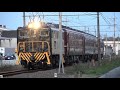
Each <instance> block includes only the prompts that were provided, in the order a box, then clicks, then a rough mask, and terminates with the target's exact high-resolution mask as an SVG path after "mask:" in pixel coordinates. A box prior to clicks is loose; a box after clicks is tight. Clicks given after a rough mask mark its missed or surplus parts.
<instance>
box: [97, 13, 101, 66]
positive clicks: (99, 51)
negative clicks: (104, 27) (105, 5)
mask: <svg viewBox="0 0 120 90" xmlns="http://www.w3.org/2000/svg"><path fill="white" fill-rule="evenodd" d="M97 34H98V35H97V42H98V61H99V64H100V65H101V50H100V25H99V12H97Z"/></svg>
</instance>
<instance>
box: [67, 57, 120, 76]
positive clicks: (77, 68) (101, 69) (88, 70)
mask: <svg viewBox="0 0 120 90" xmlns="http://www.w3.org/2000/svg"><path fill="white" fill-rule="evenodd" d="M97 63H98V62H97ZM101 63H102V65H101V66H95V67H93V66H92V67H89V65H88V64H78V65H74V66H73V67H72V68H71V69H69V70H66V73H67V74H75V73H78V72H83V73H84V74H87V75H101V74H104V73H107V72H108V71H110V70H112V69H114V68H116V67H118V66H120V58H116V59H115V60H112V61H109V60H103V61H102V62H101Z"/></svg>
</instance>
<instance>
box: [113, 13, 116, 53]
mask: <svg viewBox="0 0 120 90" xmlns="http://www.w3.org/2000/svg"><path fill="white" fill-rule="evenodd" d="M113 47H114V54H115V55H116V48H115V13H114V43H113Z"/></svg>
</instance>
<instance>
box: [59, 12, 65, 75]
mask: <svg viewBox="0 0 120 90" xmlns="http://www.w3.org/2000/svg"><path fill="white" fill-rule="evenodd" d="M62 41H63V40H62V12H59V45H60V48H59V49H60V50H59V51H60V55H59V56H60V58H59V71H58V73H60V69H61V64H62V72H63V73H64V66H63V62H62V57H63V56H62V55H63V54H62V50H63V49H62V47H63V44H62Z"/></svg>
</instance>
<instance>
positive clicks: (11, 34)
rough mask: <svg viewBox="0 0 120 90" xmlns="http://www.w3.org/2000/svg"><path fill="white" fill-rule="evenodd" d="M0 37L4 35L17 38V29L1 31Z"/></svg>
mask: <svg viewBox="0 0 120 90" xmlns="http://www.w3.org/2000/svg"><path fill="white" fill-rule="evenodd" d="M1 37H6V38H17V30H11V31H2V35H1Z"/></svg>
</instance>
